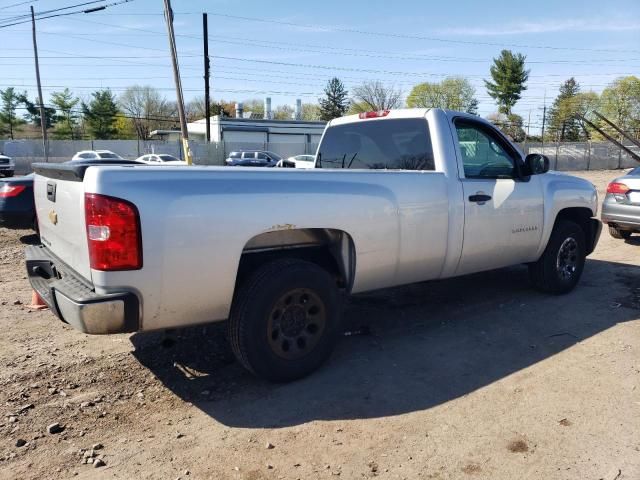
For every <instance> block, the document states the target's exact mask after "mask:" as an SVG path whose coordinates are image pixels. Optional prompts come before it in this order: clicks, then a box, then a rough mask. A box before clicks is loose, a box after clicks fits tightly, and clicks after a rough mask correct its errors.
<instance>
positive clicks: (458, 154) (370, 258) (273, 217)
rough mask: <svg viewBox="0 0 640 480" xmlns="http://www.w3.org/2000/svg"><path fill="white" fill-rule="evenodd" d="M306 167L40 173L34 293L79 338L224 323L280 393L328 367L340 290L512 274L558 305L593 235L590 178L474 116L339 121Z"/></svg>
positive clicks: (49, 169)
mask: <svg viewBox="0 0 640 480" xmlns="http://www.w3.org/2000/svg"><path fill="white" fill-rule="evenodd" d="M463 145H464V146H463ZM317 166H318V167H320V168H314V169H308V170H298V169H276V170H274V171H270V172H269V173H266V172H265V170H264V169H251V170H249V171H240V169H232V168H219V167H192V168H189V169H186V168H185V169H173V170H172V171H171V172H169V171H167V170H164V169H150V170H149V169H147V171H142V170H143V169H144V168H146V167H142V166H139V167H133V168H131V167H127V168H125V167H104V166H100V165H90V166H79V167H74V168H70V167H68V166H64V165H55V164H36V165H35V166H34V168H35V172H36V181H35V201H36V210H37V212H38V217H39V218H40V230H41V235H42V243H43V245H42V246H30V247H27V250H26V259H27V267H28V268H27V271H28V274H29V279H30V281H31V285H32V286H33V288H34V289H36V290H37V291H38V292H39V294H40V295H41V296H42V298H43V299H44V301H45V302H46V303H47V304H48V305H49V306H50V308H51V310H52V312H54V313H55V314H56V315H57V316H58V317H59V318H61V319H63V320H64V321H65V322H67V323H68V324H70V325H72V326H74V327H75V328H76V329H78V330H80V331H83V332H87V333H93V334H106V333H117V332H135V331H144V330H155V329H168V328H175V327H183V326H187V325H195V324H202V323H206V322H212V321H223V320H226V319H228V333H229V340H230V342H231V346H232V348H233V351H234V352H235V354H236V356H237V358H238V359H239V361H240V362H241V363H242V364H243V365H244V366H245V367H246V368H248V369H249V370H250V371H252V372H253V373H255V374H256V375H258V376H261V377H264V378H267V379H270V380H275V381H286V380H292V379H296V378H300V377H302V376H304V375H307V374H309V373H310V372H312V371H313V370H315V369H316V368H318V367H319V366H320V365H321V364H322V363H323V361H324V360H326V359H327V358H328V356H329V355H330V352H331V350H332V348H333V347H334V345H335V343H336V341H337V340H338V337H339V336H340V332H341V324H340V310H341V305H343V304H344V301H343V298H344V297H346V296H348V295H349V294H352V293H360V292H366V291H370V290H376V289H381V288H386V287H392V286H395V285H402V284H407V283H412V282H421V281H425V280H434V279H439V278H448V277H454V276H459V275H466V274H470V273H475V272H481V271H485V270H491V269H496V268H501V267H506V266H510V265H521V264H526V265H528V268H529V277H530V279H531V282H532V284H533V286H534V287H536V288H538V289H540V290H542V291H544V292H548V293H552V294H563V293H567V292H570V291H571V290H572V289H573V288H574V287H575V286H576V284H577V283H578V281H579V279H580V276H581V275H582V271H583V267H584V264H585V257H586V256H587V255H589V254H590V253H591V252H592V251H593V249H594V248H595V245H596V243H597V241H598V238H599V234H600V230H601V223H600V221H599V220H598V219H596V218H594V217H595V215H596V212H597V209H598V198H597V192H596V190H595V187H594V186H593V185H592V184H591V183H590V182H588V181H586V180H584V179H580V178H576V177H572V176H569V175H565V174H558V173H552V172H548V169H549V160H548V159H547V158H546V157H545V156H543V155H540V154H530V155H528V156H527V157H526V158H523V156H521V153H520V151H519V150H518V149H517V148H516V146H515V145H513V144H512V143H511V142H510V141H509V140H508V139H507V138H506V137H505V136H504V135H503V134H502V133H501V132H500V131H499V130H498V129H496V128H495V127H494V126H492V125H491V124H490V123H488V122H487V121H485V120H483V119H481V118H480V117H477V116H475V115H470V114H466V113H459V112H451V111H444V110H440V109H407V110H391V111H383V112H370V113H363V114H360V115H351V116H347V117H341V118H337V119H334V120H332V121H330V122H329V123H328V125H327V127H326V129H325V132H324V134H323V137H322V140H321V143H320V146H319V149H318V154H317ZM158 205H162V206H163V208H158ZM310 206H313V208H310ZM36 267H38V268H36ZM54 269H55V273H56V274H55V275H54ZM507 274H508V272H505V275H507ZM461 298H464V294H461Z"/></svg>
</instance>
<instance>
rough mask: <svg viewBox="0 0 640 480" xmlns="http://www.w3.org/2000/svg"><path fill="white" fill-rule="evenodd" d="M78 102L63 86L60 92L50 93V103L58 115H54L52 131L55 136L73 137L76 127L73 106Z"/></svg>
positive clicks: (62, 137)
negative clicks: (54, 124) (54, 123)
mask: <svg viewBox="0 0 640 480" xmlns="http://www.w3.org/2000/svg"><path fill="white" fill-rule="evenodd" d="M79 102H80V99H79V98H76V97H74V96H73V94H72V93H71V92H70V91H69V89H68V88H65V89H64V90H63V91H62V92H53V93H52V94H51V103H53V104H54V105H55V106H56V108H57V109H58V111H59V112H60V114H59V115H56V117H55V119H54V120H55V122H56V130H55V132H54V133H53V134H54V136H55V137H56V138H59V139H65V138H70V139H71V140H73V139H74V131H75V129H76V127H77V120H78V114H77V113H76V112H75V111H74V108H75V107H76V105H78V103H79Z"/></svg>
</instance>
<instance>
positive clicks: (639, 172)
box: [627, 167, 640, 175]
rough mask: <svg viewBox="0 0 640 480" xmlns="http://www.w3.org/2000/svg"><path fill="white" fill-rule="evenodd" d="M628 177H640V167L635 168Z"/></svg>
mask: <svg viewBox="0 0 640 480" xmlns="http://www.w3.org/2000/svg"><path fill="white" fill-rule="evenodd" d="M627 175H640V167H636V168H634V169H633V170H631V171H630V172H629V173H627Z"/></svg>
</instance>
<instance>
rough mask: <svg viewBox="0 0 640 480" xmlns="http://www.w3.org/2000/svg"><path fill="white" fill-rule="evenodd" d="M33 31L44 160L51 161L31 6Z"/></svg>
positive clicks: (34, 21) (34, 18)
mask: <svg viewBox="0 0 640 480" xmlns="http://www.w3.org/2000/svg"><path fill="white" fill-rule="evenodd" d="M31 33H32V35H33V56H34V58H35V61H36V83H37V84H38V104H39V105H40V128H41V129H42V152H43V154H44V161H45V162H48V161H49V141H48V140H47V119H46V118H45V116H44V99H43V98H42V85H41V84H40V63H39V62H38V42H37V41H36V17H35V14H34V12H33V5H32V6H31Z"/></svg>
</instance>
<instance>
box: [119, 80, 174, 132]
mask: <svg viewBox="0 0 640 480" xmlns="http://www.w3.org/2000/svg"><path fill="white" fill-rule="evenodd" d="M118 103H119V104H120V107H121V108H122V110H123V111H124V112H125V113H126V114H127V115H129V116H130V117H131V119H132V120H133V125H134V127H135V129H136V133H137V135H138V138H139V139H140V140H148V139H149V138H150V134H151V132H152V131H153V130H156V129H159V128H167V127H169V126H172V125H173V124H174V123H175V116H176V113H177V112H176V110H177V109H176V105H175V104H174V103H172V102H169V101H167V99H166V98H165V97H163V96H162V95H161V94H160V92H159V91H158V90H157V89H155V88H153V87H151V86H148V85H145V86H140V85H133V86H131V87H128V88H127V89H126V90H125V91H124V92H123V93H122V95H120V98H119V99H118Z"/></svg>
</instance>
